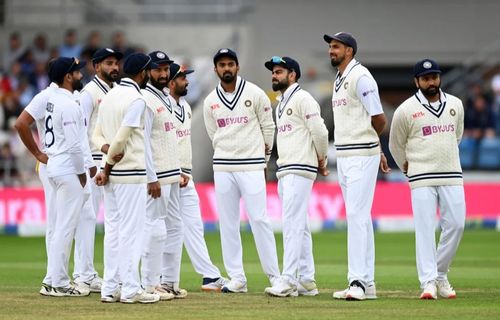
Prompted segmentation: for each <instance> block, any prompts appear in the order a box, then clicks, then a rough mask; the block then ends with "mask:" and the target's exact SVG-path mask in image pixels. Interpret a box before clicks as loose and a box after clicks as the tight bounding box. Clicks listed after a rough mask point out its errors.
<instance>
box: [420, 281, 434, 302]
mask: <svg viewBox="0 0 500 320" xmlns="http://www.w3.org/2000/svg"><path fill="white" fill-rule="evenodd" d="M420 299H424V300H435V299H437V288H436V283H435V282H434V281H429V282H427V284H426V285H425V287H424V290H423V291H422V294H421V295H420Z"/></svg>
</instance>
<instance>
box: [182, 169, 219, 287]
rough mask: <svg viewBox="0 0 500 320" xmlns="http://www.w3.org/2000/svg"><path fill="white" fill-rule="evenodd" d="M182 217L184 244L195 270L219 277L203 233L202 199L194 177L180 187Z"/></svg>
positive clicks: (203, 274)
mask: <svg viewBox="0 0 500 320" xmlns="http://www.w3.org/2000/svg"><path fill="white" fill-rule="evenodd" d="M180 204H181V205H180V207H181V217H182V221H183V223H184V245H185V246H186V251H187V253H188V255H189V259H191V263H192V264H193V267H194V270H195V271H196V272H197V273H199V274H200V275H202V276H203V277H204V278H212V279H215V278H219V277H220V276H221V275H220V271H219V269H218V268H217V267H216V266H215V265H214V264H213V263H212V260H210V255H209V254H208V249H207V244H206V243H205V238H204V235H203V221H202V219H201V212H200V199H199V197H198V193H197V192H196V188H195V187H194V182H193V179H190V180H189V183H188V185H187V186H186V187H184V188H181V189H180Z"/></svg>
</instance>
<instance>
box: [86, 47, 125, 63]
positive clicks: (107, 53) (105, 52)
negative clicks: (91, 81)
mask: <svg viewBox="0 0 500 320" xmlns="http://www.w3.org/2000/svg"><path fill="white" fill-rule="evenodd" d="M107 57H115V58H116V59H117V60H118V61H120V60H121V59H122V58H123V53H121V52H119V51H115V50H113V49H111V48H102V49H99V50H97V51H96V52H95V53H94V55H93V56H92V63H93V64H96V63H99V62H101V61H103V60H105V59H106V58H107Z"/></svg>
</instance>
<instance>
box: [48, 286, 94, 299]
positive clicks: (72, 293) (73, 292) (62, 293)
mask: <svg viewBox="0 0 500 320" xmlns="http://www.w3.org/2000/svg"><path fill="white" fill-rule="evenodd" d="M89 294H90V291H88V290H81V289H78V288H76V287H74V286H71V285H70V286H69V287H58V288H56V287H52V291H51V292H50V296H51V297H86V296H88V295H89Z"/></svg>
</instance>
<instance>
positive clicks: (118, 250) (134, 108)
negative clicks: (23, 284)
mask: <svg viewBox="0 0 500 320" xmlns="http://www.w3.org/2000/svg"><path fill="white" fill-rule="evenodd" d="M156 67H157V65H156V64H154V63H153V62H152V61H151V58H150V57H149V56H147V55H145V54H143V53H134V54H131V55H129V56H128V57H127V58H126V59H125V62H124V65H123V71H124V73H125V75H126V77H125V78H123V79H122V80H121V81H120V84H119V85H117V86H115V87H114V88H113V89H111V90H110V91H109V92H108V93H107V94H106V95H105V96H104V98H103V100H102V101H101V105H100V106H99V110H98V115H97V123H96V127H95V130H94V133H93V136H92V140H93V143H94V144H96V145H97V146H101V149H102V146H104V145H106V144H109V149H108V150H107V156H106V164H105V167H104V169H103V170H102V171H101V172H99V173H98V174H97V176H96V183H97V185H104V186H105V187H104V207H105V214H104V228H105V234H104V281H103V285H102V289H101V301H102V302H109V303H111V302H118V301H120V302H122V303H154V302H158V301H159V300H160V297H159V295H157V294H154V293H153V294H150V293H146V292H145V291H144V290H142V288H141V281H140V276H139V261H140V259H141V254H142V248H143V245H142V243H143V231H144V220H145V215H146V213H145V211H146V202H147V188H146V156H147V153H148V152H151V150H150V149H149V148H148V145H147V144H145V140H144V129H143V128H144V111H145V109H146V103H145V101H144V97H143V95H142V93H141V88H144V87H145V86H146V84H147V82H148V80H149V70H150V69H152V68H156ZM125 150H126V151H125ZM121 153H123V158H122V159H121V160H120V161H119V162H116V161H115V159H114V156H115V155H116V154H121ZM120 282H121V288H120V285H119V284H120Z"/></svg>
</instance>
